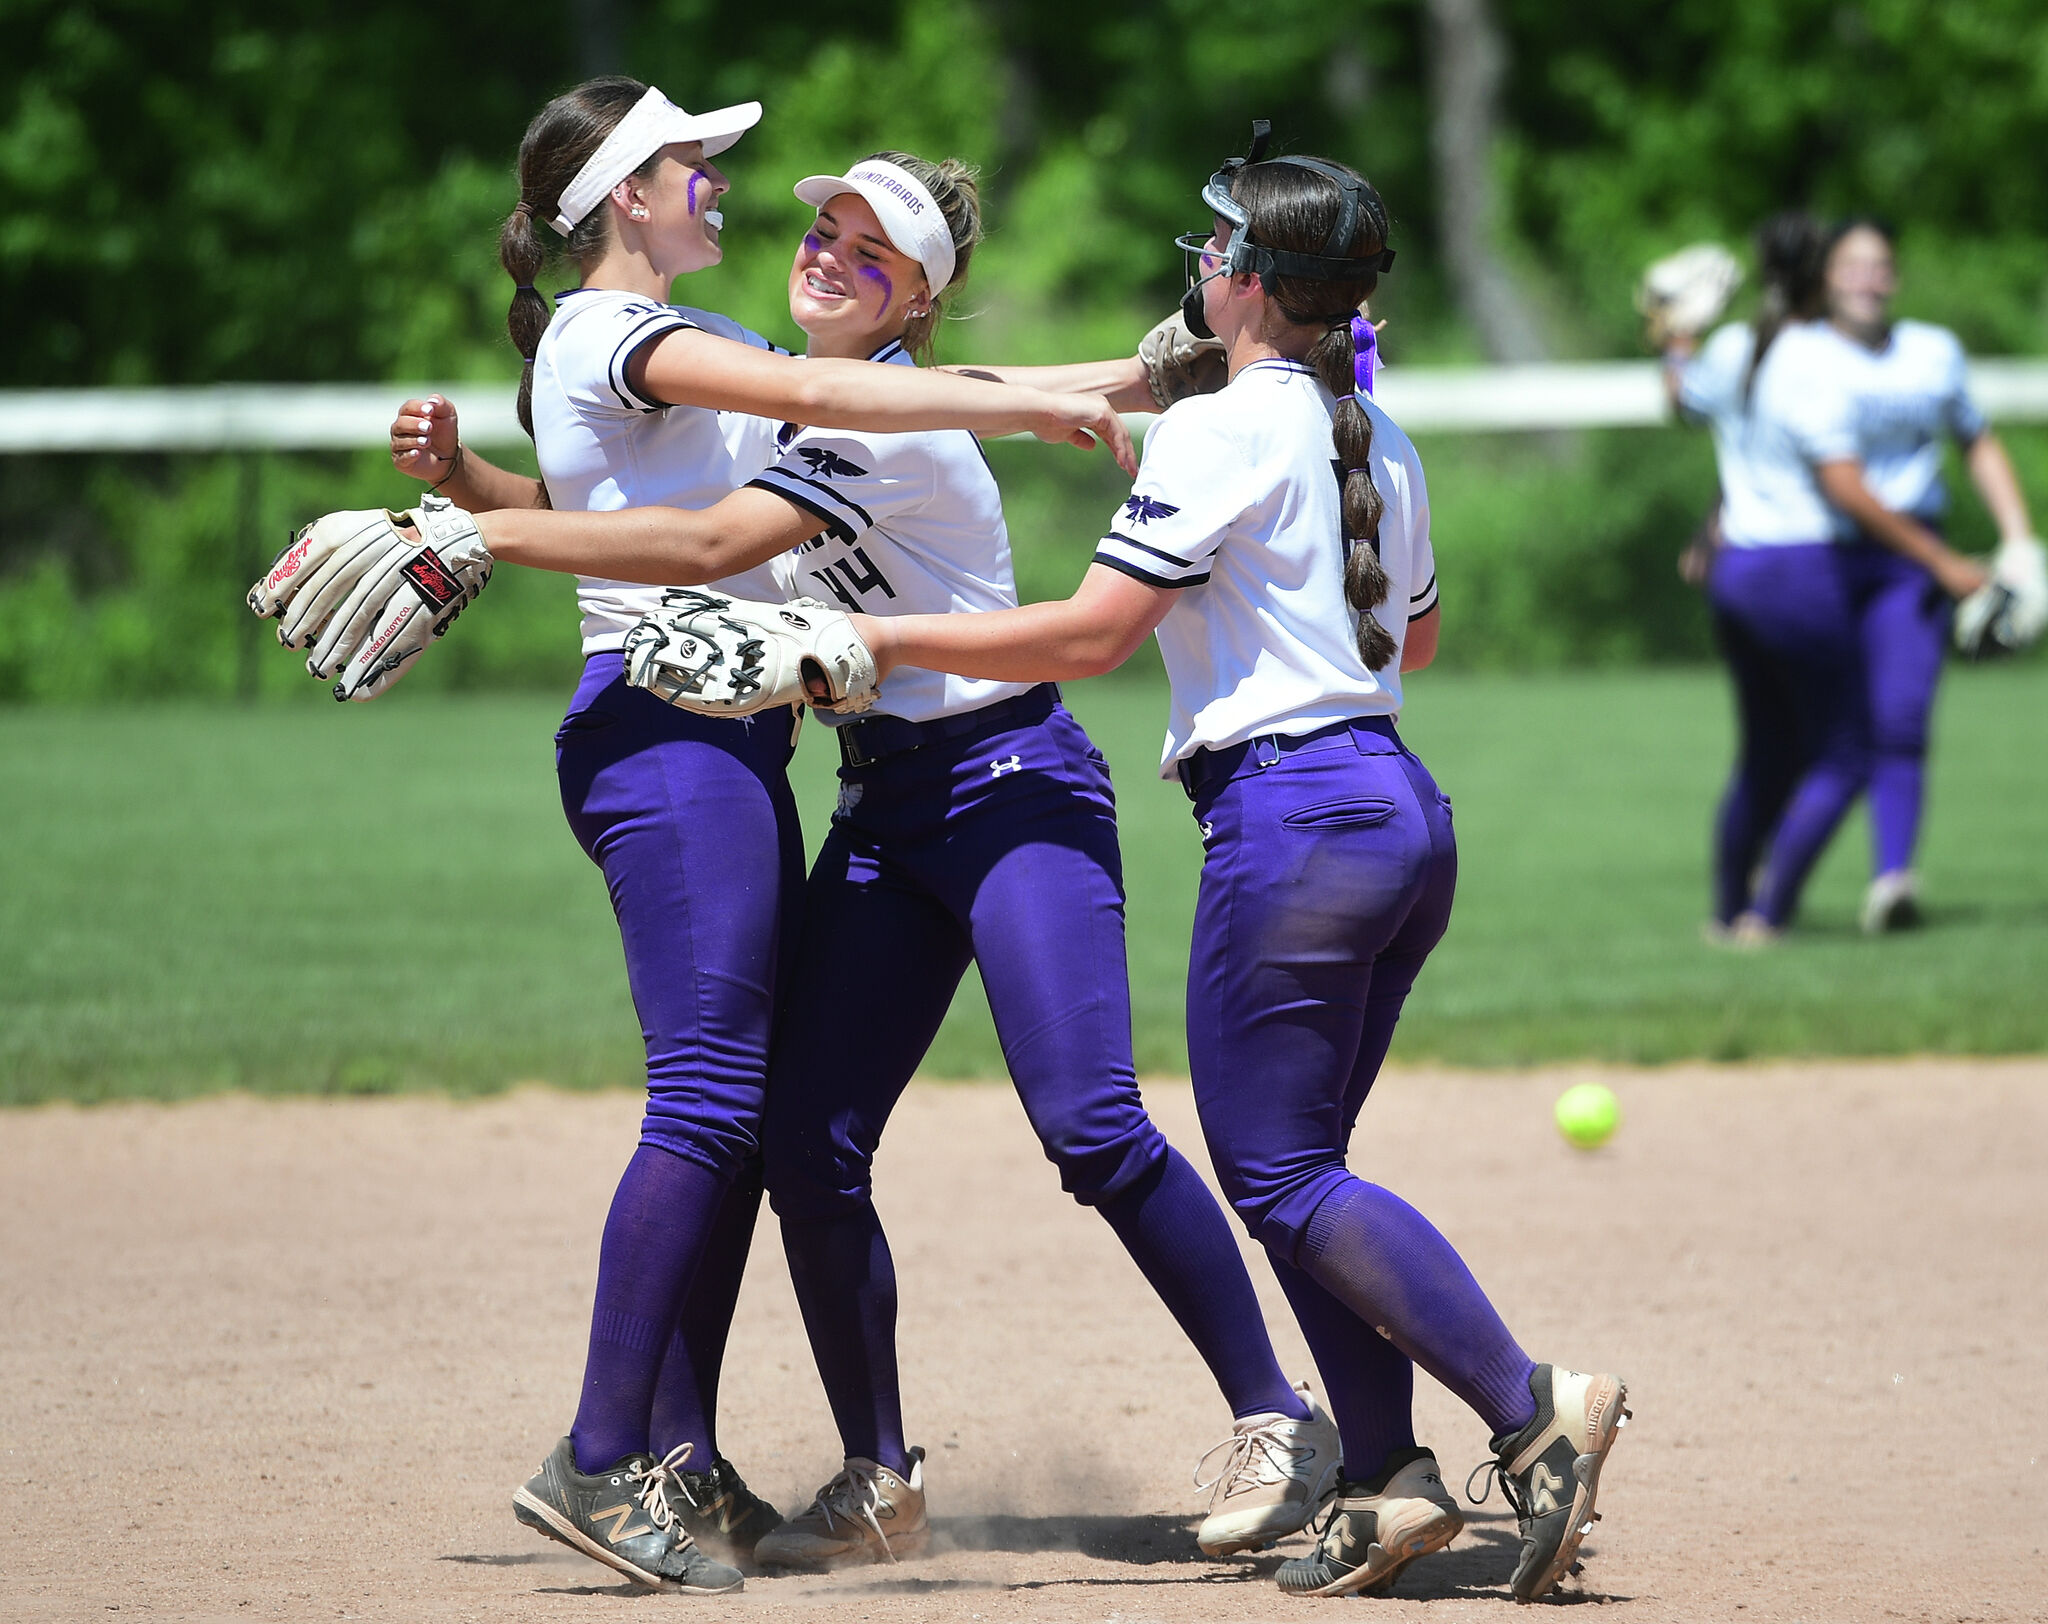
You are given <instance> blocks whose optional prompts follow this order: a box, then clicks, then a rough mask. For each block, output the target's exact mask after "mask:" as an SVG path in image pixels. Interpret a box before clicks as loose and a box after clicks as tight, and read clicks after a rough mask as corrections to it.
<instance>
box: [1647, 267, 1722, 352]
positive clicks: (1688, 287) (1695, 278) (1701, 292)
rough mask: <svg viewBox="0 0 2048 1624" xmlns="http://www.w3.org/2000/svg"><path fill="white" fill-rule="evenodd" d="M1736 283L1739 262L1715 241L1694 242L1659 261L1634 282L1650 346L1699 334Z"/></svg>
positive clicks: (1711, 321)
mask: <svg viewBox="0 0 2048 1624" xmlns="http://www.w3.org/2000/svg"><path fill="white" fill-rule="evenodd" d="M1740 286H1742V267H1741V266H1740V265H1738V264H1737V263H1736V262H1735V256H1734V255H1733V254H1731V253H1729V252H1728V250H1727V249H1725V248H1723V247H1722V246H1721V245H1720V244H1719V243H1717V242H1702V243H1694V244H1693V246H1692V247H1690V248H1681V249H1680V250H1679V251H1678V252H1677V253H1675V254H1672V255H1670V256H1668V257H1667V258H1664V259H1660V260H1658V261H1657V263H1656V264H1654V265H1652V266H1651V267H1650V268H1649V269H1648V270H1647V271H1645V272H1643V279H1642V281H1641V282H1640V283H1639V284H1638V285H1637V287H1636V309H1637V310H1639V311H1641V312H1642V314H1643V319H1644V321H1645V322H1646V323H1647V324H1648V330H1649V339H1650V343H1651V345H1652V347H1653V348H1656V349H1660V350H1661V349H1662V348H1663V347H1664V346H1665V345H1666V344H1668V343H1669V342H1670V341H1671V340H1672V339H1674V338H1697V337H1698V336H1699V335H1700V334H1701V333H1703V332H1705V331H1706V330H1707V328H1708V327H1709V326H1711V325H1712V324H1713V321H1714V318H1715V317H1716V316H1718V315H1720V314H1721V312H1722V311H1723V310H1725V309H1727V308H1728V300H1729V299H1730V298H1731V297H1732V296H1733V294H1734V292H1735V290H1736V289H1737V288H1739V287H1740Z"/></svg>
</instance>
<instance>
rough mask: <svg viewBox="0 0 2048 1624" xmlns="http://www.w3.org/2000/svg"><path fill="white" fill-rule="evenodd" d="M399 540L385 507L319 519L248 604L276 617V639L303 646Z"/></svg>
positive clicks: (282, 555) (298, 537) (289, 544)
mask: <svg viewBox="0 0 2048 1624" xmlns="http://www.w3.org/2000/svg"><path fill="white" fill-rule="evenodd" d="M401 540H402V538H401V537H400V536H399V534H398V532H397V530H396V529H395V528H393V525H392V520H391V515H390V514H389V513H386V512H385V511H384V510H383V509H382V508H371V509H367V510H364V511H361V512H349V513H329V514H327V515H325V516H324V517H322V518H318V519H315V520H314V521H313V522H312V523H311V524H309V525H307V526H305V527H304V528H303V529H302V530H300V531H299V532H298V534H296V535H295V536H293V537H292V539H291V540H290V541H289V542H287V543H286V544H285V549H284V551H283V552H281V553H279V554H278V555H277V557H276V558H275V559H273V560H272V561H271V565H270V569H269V570H268V572H266V573H265V575H264V577H263V579H262V580H260V581H258V582H257V583H256V584H255V585H254V586H252V587H251V588H249V607H250V609H251V610H253V611H254V612H255V613H256V614H258V615H261V616H263V617H264V618H265V619H270V620H275V621H276V622H277V640H278V641H279V642H280V643H282V644H284V646H285V647H286V648H304V647H305V646H306V645H307V644H308V643H310V642H312V641H313V639H314V638H316V637H318V636H319V635H320V632H321V631H322V629H323V628H325V626H326V625H327V622H328V619H329V617H331V616H332V615H333V613H334V611H335V610H336V609H338V608H339V607H340V606H341V604H342V603H343V601H344V600H346V599H347V597H348V596H349V594H350V593H352V592H354V591H355V589H356V588H357V587H358V586H359V585H361V583H362V579H363V577H364V575H365V574H366V573H368V572H370V571H372V570H374V569H376V568H377V567H378V565H379V563H380V562H381V561H382V560H383V559H384V558H385V557H386V556H387V555H389V554H390V553H391V552H392V551H393V550H394V549H396V548H397V547H398V546H400V545H401Z"/></svg>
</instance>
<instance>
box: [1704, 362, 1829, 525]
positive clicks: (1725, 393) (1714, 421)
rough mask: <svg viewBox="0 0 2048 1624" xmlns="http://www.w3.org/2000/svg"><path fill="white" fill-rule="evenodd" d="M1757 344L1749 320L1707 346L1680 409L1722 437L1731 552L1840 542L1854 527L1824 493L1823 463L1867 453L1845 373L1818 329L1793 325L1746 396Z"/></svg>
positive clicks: (1719, 448) (1717, 440)
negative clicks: (1850, 409)
mask: <svg viewBox="0 0 2048 1624" xmlns="http://www.w3.org/2000/svg"><path fill="white" fill-rule="evenodd" d="M1755 342H1756V333H1755V330H1754V329H1753V328H1752V327H1750V325H1749V324H1748V323H1747V322H1735V323H1731V324H1729V325H1728V326H1726V327H1723V328H1721V329H1720V331H1718V332H1716V333H1715V334H1714V336H1713V337H1712V338H1710V339H1708V340H1707V342H1706V344H1705V345H1704V346H1703V347H1702V348H1701V350H1700V352H1699V354H1698V355H1696V356H1694V357H1693V359H1692V360H1691V361H1689V362H1688V363H1687V364H1686V366H1685V369H1684V371H1683V372H1682V373H1681V374H1680V382H1679V408H1680V410H1681V411H1682V412H1684V413H1685V415H1687V416H1688V417H1691V418H1693V419H1695V420H1703V421H1705V422H1706V423H1707V424H1709V425H1710V426H1711V427H1712V429H1713V431H1714V454H1715V460H1716V461H1717V462H1718V463H1719V465H1720V470H1721V539H1722V541H1723V542H1724V543H1726V544H1727V545H1728V546H1730V547H1783V546H1794V545H1798V544H1801V543H1813V542H1821V541H1833V540H1837V539H1840V538H1841V537H1843V536H1845V535H1847V534H1848V533H1849V529H1850V527H1849V525H1848V523H1847V521H1846V520H1844V519H1843V518H1842V516H1841V515H1840V514H1839V513H1837V512H1836V511H1835V510H1834V509H1833V508H1832V507H1830V506H1829V505H1828V502H1827V498H1825V497H1824V496H1822V495H1821V489H1820V481H1819V480H1818V479H1817V478H1816V477H1815V473H1814V469H1815V466H1816V465H1817V464H1819V463H1823V462H1831V461H1835V460H1838V459H1840V458H1844V457H1854V456H1856V455H1858V448H1857V444H1856V434H1855V430H1854V427H1853V425H1852V424H1851V423H1850V422H1849V420H1848V418H1847V416H1846V415H1845V413H1844V412H1843V410H1842V408H1841V397H1840V394H1839V391H1838V389H1837V388H1836V387H1835V386H1834V384H1833V383H1832V382H1830V381H1829V380H1830V379H1831V378H1832V377H1833V375H1834V374H1835V373H1836V372H1838V371H1839V368H1838V367H1837V366H1835V364H1834V363H1833V361H1832V359H1831V358H1830V357H1829V356H1828V355H1827V354H1826V353H1825V351H1824V348H1823V346H1824V345H1825V343H1826V341H1825V339H1824V338H1823V337H1822V335H1821V333H1820V332H1819V331H1818V330H1817V329H1816V328H1814V327H1812V326H1808V325H1805V324H1794V325H1792V326H1789V327H1786V328H1784V329H1783V330H1782V331H1781V332H1780V333H1779V334H1778V336H1777V338H1776V339H1774V340H1773V341H1772V343H1771V347H1770V348H1769V349H1768V350H1766V351H1765V352H1764V358H1763V362H1762V364H1761V365H1760V366H1758V367H1757V369H1756V381H1755V384H1754V385H1753V386H1752V387H1751V389H1750V390H1749V392H1748V395H1747V398H1745V396H1744V390H1743V381H1744V379H1746V378H1747V377H1748V375H1749V357H1750V352H1751V350H1752V348H1753V347H1754V345H1755Z"/></svg>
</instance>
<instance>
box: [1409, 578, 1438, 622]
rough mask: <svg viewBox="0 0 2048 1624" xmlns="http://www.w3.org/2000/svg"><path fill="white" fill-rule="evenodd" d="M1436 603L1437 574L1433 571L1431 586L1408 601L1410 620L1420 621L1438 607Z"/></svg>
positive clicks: (1430, 579) (1430, 580)
mask: <svg viewBox="0 0 2048 1624" xmlns="http://www.w3.org/2000/svg"><path fill="white" fill-rule="evenodd" d="M1436 603H1437V596H1436V573H1435V572H1434V571H1431V572H1430V577H1429V584H1428V585H1427V586H1425V587H1424V588H1423V589H1422V590H1421V591H1420V592H1417V593H1415V594H1414V595H1413V596H1411V597H1410V598H1409V600H1408V618H1409V619H1410V620H1420V619H1421V618H1422V617H1423V616H1424V615H1426V614H1428V613H1429V612H1430V610H1432V609H1434V608H1435V607H1436Z"/></svg>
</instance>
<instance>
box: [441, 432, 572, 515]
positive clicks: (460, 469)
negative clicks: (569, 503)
mask: <svg viewBox="0 0 2048 1624" xmlns="http://www.w3.org/2000/svg"><path fill="white" fill-rule="evenodd" d="M440 489H441V494H442V495H443V496H445V497H447V498H448V500H449V501H451V502H453V503H454V504H455V505H456V506H457V507H459V508H462V509H464V510H465V511H467V512H470V513H489V512H492V511H494V510H496V509H499V508H544V507H546V506H547V498H546V494H545V492H544V490H543V487H542V485H541V482H540V481H539V480H537V479H529V478H528V477H527V476H526V475H525V474H515V473H512V472H510V471H509V470H507V469H504V468H500V467H498V466H497V465H496V464H495V463H492V462H488V461H486V460H485V459H484V458H483V457H480V456H478V455H477V454H476V453H475V452H474V451H472V450H470V449H469V447H468V446H463V447H462V449H461V451H460V452H459V453H458V455H457V457H456V460H455V469H454V472H453V473H451V474H450V475H449V477H448V479H447V480H446V482H444V483H443V484H442V486H441V488H440Z"/></svg>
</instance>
